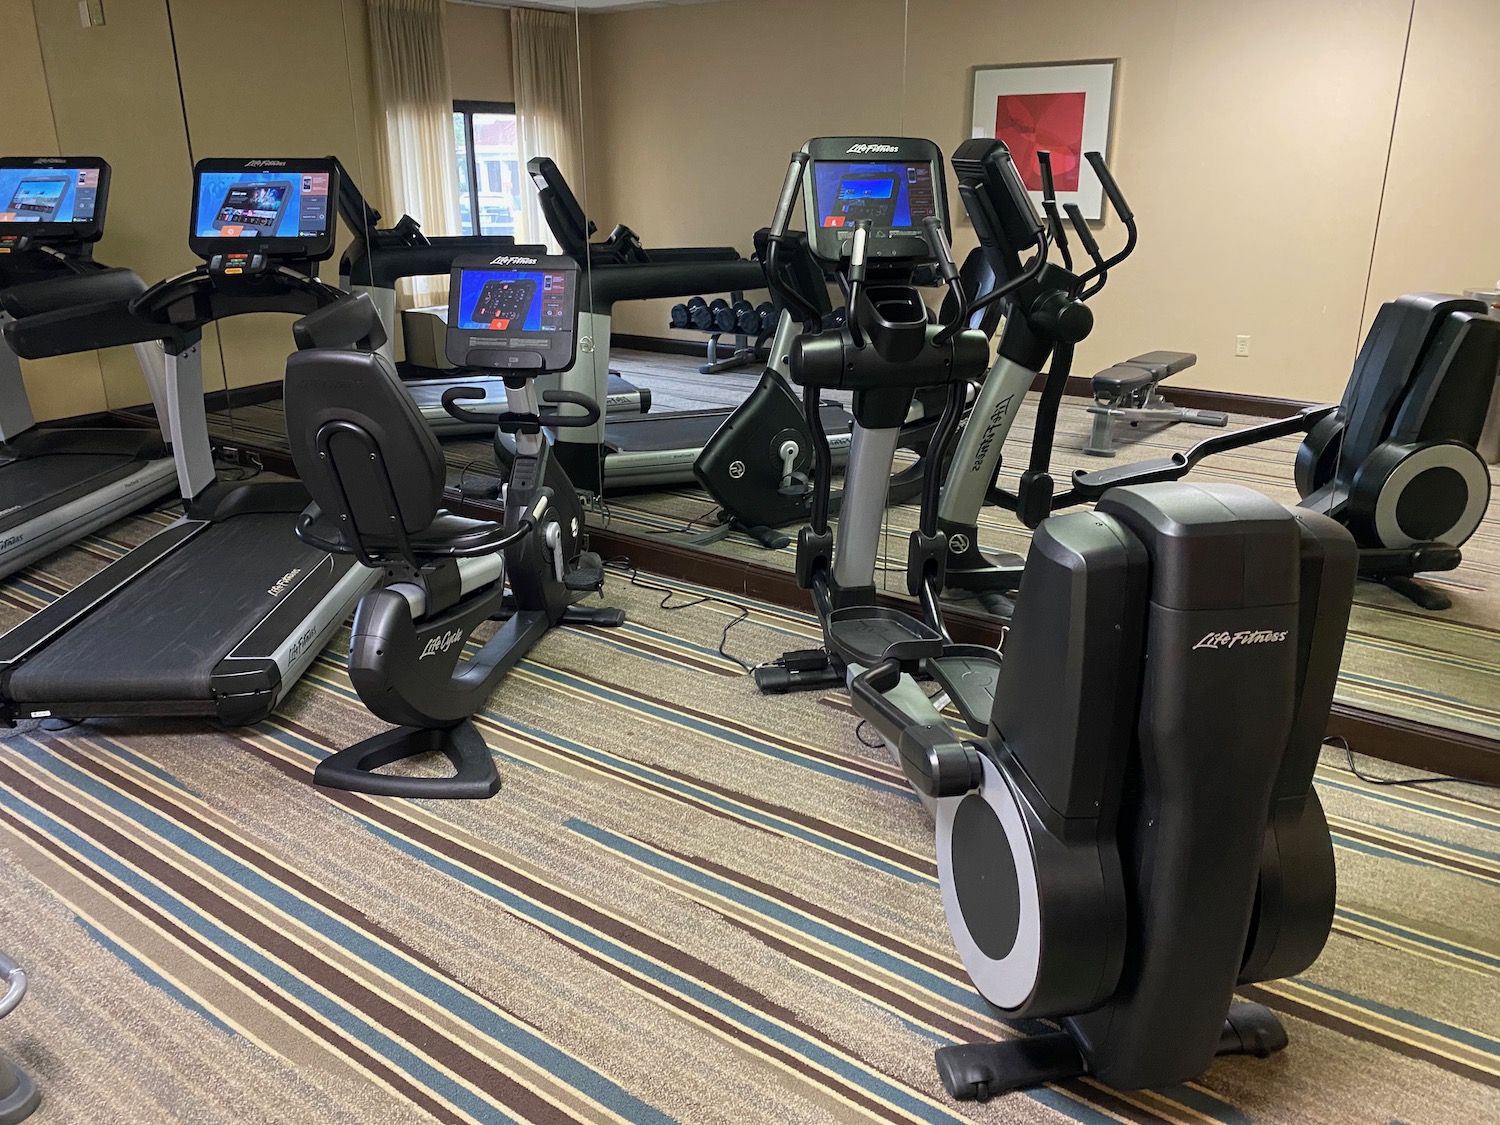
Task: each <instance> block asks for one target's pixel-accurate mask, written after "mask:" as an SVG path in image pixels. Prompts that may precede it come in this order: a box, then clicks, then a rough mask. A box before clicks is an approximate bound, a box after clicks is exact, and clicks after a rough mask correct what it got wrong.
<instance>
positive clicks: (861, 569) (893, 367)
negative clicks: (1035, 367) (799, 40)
mask: <svg viewBox="0 0 1500 1125" xmlns="http://www.w3.org/2000/svg"><path fill="white" fill-rule="evenodd" d="M799 192H800V194H801V196H802V199H803V202H804V205H805V214H806V226H807V244H808V247H809V249H810V251H811V253H812V255H813V256H814V258H815V259H816V260H817V262H818V264H819V265H820V267H822V269H823V270H825V271H827V272H829V273H832V274H833V275H834V277H835V278H836V279H837V281H838V283H839V285H840V287H841V288H842V289H843V291H844V294H845V298H846V307H847V308H848V309H849V310H850V313H849V316H848V318H847V321H846V322H845V323H843V324H840V325H836V326H834V325H829V324H827V323H826V322H825V321H824V320H823V318H822V316H821V315H820V313H819V310H818V308H817V307H816V306H815V305H813V304H812V303H811V302H809V301H808V300H807V299H806V297H805V296H804V295H803V294H802V293H801V292H800V291H799V289H798V288H797V287H796V286H794V285H790V284H788V283H787V281H786V279H785V275H784V273H783V269H784V261H783V258H782V249H783V246H784V243H786V242H787V240H788V237H789V236H788V232H787V226H788V223H789V221H790V217H791V212H792V208H793V206H794V205H795V204H796V201H797V197H798V194H799ZM947 230H948V200H947V193H946V189H945V183H944V176H943V156H942V153H941V151H939V150H938V148H937V147H936V146H935V145H934V144H932V142H931V141H925V140H915V139H911V138H888V137H874V138H870V137H825V138H818V139H815V140H812V141H809V142H808V143H807V145H806V146H805V147H804V148H803V150H802V151H801V152H798V153H796V154H795V155H794V156H793V157H792V161H791V164H790V166H789V167H788V169H787V175H786V180H785V182H784V184H783V186H782V191H781V198H780V200H779V201H778V203H777V206H776V215H775V218H774V220H773V221H772V224H771V229H770V233H769V236H768V249H767V255H766V260H765V269H766V278H767V282H768V284H769V285H770V287H771V289H772V291H773V292H774V293H776V294H777V295H778V297H780V298H781V299H782V300H783V301H784V302H785V303H786V304H787V306H788V308H789V309H790V310H793V311H795V312H796V313H797V314H798V315H799V316H800V317H801V319H802V327H803V331H802V333H801V334H800V335H797V336H796V337H795V338H794V339H792V340H791V341H790V346H789V348H788V354H789V363H788V367H789V373H790V376H791V378H792V380H793V382H795V383H797V384H798V385H800V386H801V387H802V388H803V418H804V422H805V425H806V428H807V432H808V433H809V434H810V435H811V436H812V439H813V453H814V474H813V490H812V505H811V512H810V515H811V523H810V525H809V526H807V527H804V528H803V529H802V530H801V532H800V533H799V534H798V537H797V570H796V573H797V583H798V585H799V586H801V587H802V588H803V589H805V590H810V591H811V592H812V596H813V603H814V605H815V607H816V609H817V613H818V617H819V619H820V621H821V622H822V625H823V641H824V648H823V649H820V650H813V651H806V652H792V653H787V654H785V655H784V656H782V657H781V658H780V659H778V660H776V661H774V662H772V663H770V664H767V665H763V666H762V667H760V668H758V669H756V671H755V682H756V684H757V686H758V687H759V688H760V689H761V690H762V691H765V692H785V691H793V690H813V689H820V688H832V687H838V686H841V685H842V684H843V682H844V675H845V671H846V669H847V668H849V667H850V666H859V665H870V664H875V663H880V662H881V661H883V660H886V659H899V660H900V661H902V663H903V666H905V665H911V666H912V667H915V665H916V663H917V662H919V661H920V660H922V659H923V658H925V657H927V656H937V655H939V654H940V653H941V652H942V649H943V645H944V642H945V640H946V634H945V633H944V631H943V624H942V616H941V613H940V612H939V609H938V605H937V590H938V589H939V588H940V587H941V574H942V567H943V561H944V560H943V555H944V553H945V551H946V545H945V543H944V540H943V537H942V536H941V534H940V533H939V531H938V527H937V502H938V487H939V485H940V484H941V472H940V467H941V465H942V462H943V458H944V453H945V451H946V450H947V448H948V446H949V444H950V443H951V441H952V438H953V435H954V433H955V431H956V429H957V427H958V422H959V417H960V414H961V413H962V410H963V404H964V392H965V388H966V386H967V384H968V382H969V381H970V380H971V379H975V378H977V377H978V376H979V375H980V374H981V373H982V372H983V371H984V369H985V366H986V365H987V364H988V362H989V341H988V340H987V339H986V337H985V335H984V333H983V332H981V331H979V330H977V329H973V328H965V327H964V326H963V325H964V321H965V319H966V317H965V310H966V308H967V306H968V302H967V299H966V297H965V294H964V292H963V285H962V282H961V281H960V278H959V270H958V268H957V266H956V265H955V264H954V262H953V257H952V254H951V253H950V251H949V248H948V241H947ZM933 264H936V266H937V269H938V271H939V273H940V275H941V277H942V279H943V281H944V282H945V283H946V284H947V286H948V288H949V292H950V293H951V294H952V295H953V298H954V300H953V303H952V308H953V310H954V315H953V316H952V318H951V319H950V320H949V321H948V322H947V323H946V324H942V325H938V324H933V323H931V322H930V318H929V316H928V313H927V306H926V304H925V303H924V302H923V300H922V297H921V294H920V292H919V291H918V289H917V287H916V285H915V284H914V278H915V276H916V274H917V271H918V270H920V269H922V268H924V267H927V266H931V265H933ZM1024 280H1025V278H1022V279H1021V282H1024ZM1021 282H1018V283H1017V284H1019V283H1021ZM1003 295H1004V294H1003V293H1002V294H1001V296H1003ZM997 299H998V298H997ZM830 389H845V390H852V391H853V392H854V401H853V414H854V427H853V431H852V437H851V441H850V449H849V464H848V469H847V472H846V475H845V483H844V492H843V495H844V497H845V503H844V504H843V506H842V508H841V510H840V516H839V521H838V529H837V532H836V534H835V533H834V532H831V531H830V530H829V515H830V508H831V492H832V485H831V478H832V473H833V456H832V451H831V449H830V447H829V442H828V436H827V434H826V433H825V432H824V430H823V427H822V424H821V417H820V414H819V409H818V407H819V401H820V394H821V392H823V391H824V390H830ZM924 389H926V390H934V389H935V390H938V391H940V392H942V393H944V395H945V403H944V407H943V413H942V415H941V417H940V418H939V420H938V423H937V426H936V429H935V432H934V434H933V437H932V440H931V444H930V446H929V449H928V455H927V458H926V469H925V471H924V473H923V476H922V502H921V513H922V517H921V526H920V528H919V529H918V530H917V531H916V532H914V533H913V535H912V537H911V546H910V549H909V552H908V556H907V585H908V588H909V589H910V590H911V592H912V593H913V594H914V595H919V596H921V597H922V599H923V602H922V617H921V618H920V619H919V618H918V617H915V616H913V615H911V614H908V613H904V612H902V611H899V610H892V609H885V608H882V607H880V606H878V605H877V604H876V589H875V564H876V558H877V551H878V547H879V540H880V532H881V519H882V514H883V511H884V508H885V503H886V498H887V491H888V488H889V484H890V480H891V475H890V474H891V466H892V463H893V461H894V458H895V455H896V450H897V448H898V444H899V441H900V435H901V426H902V423H903V422H904V420H905V419H906V417H907V413H908V411H909V410H910V407H911V403H912V400H913V397H914V396H915V395H916V394H917V393H919V392H920V391H922V390H924ZM855 497H858V498H859V502H858V503H857V504H856V503H853V502H852V501H853V498H855ZM934 575H936V576H937V584H936V585H934V584H933V581H932V580H931V579H932V578H933V576H934Z"/></svg>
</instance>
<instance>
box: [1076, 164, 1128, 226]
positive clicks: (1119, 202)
mask: <svg viewBox="0 0 1500 1125" xmlns="http://www.w3.org/2000/svg"><path fill="white" fill-rule="evenodd" d="M1083 158H1084V159H1085V160H1087V161H1088V162H1089V167H1091V168H1093V170H1094V175H1096V176H1098V177H1099V183H1100V185H1101V186H1102V187H1103V188H1104V194H1105V195H1107V196H1109V205H1110V206H1111V207H1113V208H1114V209H1115V214H1117V215H1119V216H1120V219H1121V221H1122V222H1126V223H1128V222H1131V221H1132V220H1134V219H1135V213H1134V212H1133V211H1131V209H1130V204H1128V203H1126V202H1125V193H1124V192H1122V191H1121V190H1120V185H1119V184H1117V183H1116V182H1115V177H1114V173H1112V172H1111V171H1110V170H1109V165H1108V164H1106V163H1104V156H1103V154H1101V153H1098V152H1086V153H1084V154H1083Z"/></svg>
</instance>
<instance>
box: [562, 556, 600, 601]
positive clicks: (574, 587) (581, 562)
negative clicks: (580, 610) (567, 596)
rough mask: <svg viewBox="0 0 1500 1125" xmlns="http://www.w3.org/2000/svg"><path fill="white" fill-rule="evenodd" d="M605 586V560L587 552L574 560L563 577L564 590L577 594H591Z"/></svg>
mask: <svg viewBox="0 0 1500 1125" xmlns="http://www.w3.org/2000/svg"><path fill="white" fill-rule="evenodd" d="M603 586H604V560H603V559H601V558H600V557H599V556H598V555H596V554H594V552H593V551H585V552H583V554H581V555H579V556H578V557H577V558H576V559H574V560H573V565H572V566H570V567H568V571H567V573H566V574H564V575H563V588H564V589H566V590H570V591H571V592H573V593H575V594H591V593H593V592H594V591H595V590H598V589H601V588H602V587H603Z"/></svg>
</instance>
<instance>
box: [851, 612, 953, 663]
mask: <svg viewBox="0 0 1500 1125" xmlns="http://www.w3.org/2000/svg"><path fill="white" fill-rule="evenodd" d="M826 632H827V635H828V639H829V641H830V643H831V644H832V645H833V646H834V647H835V648H837V649H838V654H839V656H840V657H841V658H842V659H843V661H844V663H846V664H863V665H864V666H865V667H867V668H872V667H874V666H875V665H876V664H880V663H882V662H883V661H886V660H898V661H900V662H901V664H902V668H901V670H902V671H903V672H914V671H916V664H918V663H919V662H921V661H923V660H929V659H931V658H932V657H935V656H941V655H942V654H943V638H942V634H940V633H939V632H938V631H937V630H936V629H933V628H932V627H931V626H930V625H928V624H927V623H926V622H923V621H919V620H917V619H916V618H915V617H913V616H912V615H911V614H909V613H902V612H901V611H900V610H899V609H885V608H883V607H881V606H866V605H860V606H849V607H847V608H845V609H836V610H834V611H833V612H832V613H831V614H829V615H828V624H827V626H826Z"/></svg>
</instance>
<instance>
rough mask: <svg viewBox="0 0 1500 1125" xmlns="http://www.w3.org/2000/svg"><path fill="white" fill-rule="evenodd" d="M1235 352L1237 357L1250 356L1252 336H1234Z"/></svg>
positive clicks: (1247, 357)
mask: <svg viewBox="0 0 1500 1125" xmlns="http://www.w3.org/2000/svg"><path fill="white" fill-rule="evenodd" d="M1234 354H1235V358H1237V359H1249V358H1250V337H1249V336H1236V337H1235V338H1234Z"/></svg>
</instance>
